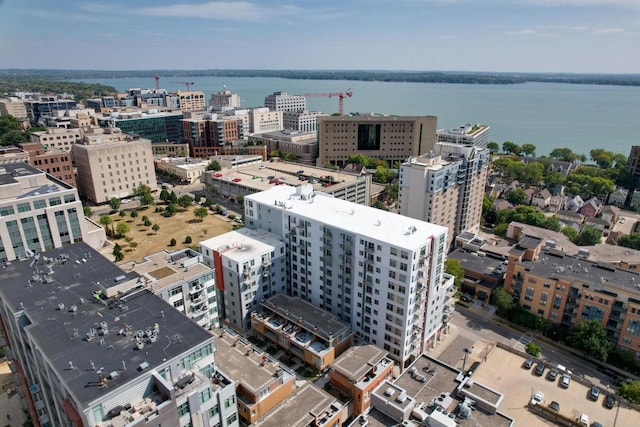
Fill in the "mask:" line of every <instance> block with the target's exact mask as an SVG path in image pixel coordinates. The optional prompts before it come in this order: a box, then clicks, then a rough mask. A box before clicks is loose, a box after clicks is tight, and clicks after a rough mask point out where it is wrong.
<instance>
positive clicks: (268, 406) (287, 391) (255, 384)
mask: <svg viewBox="0 0 640 427" xmlns="http://www.w3.org/2000/svg"><path fill="white" fill-rule="evenodd" d="M214 336H215V344H216V363H217V365H218V366H219V367H220V369H221V370H222V371H224V372H228V373H229V375H230V377H231V379H232V380H233V382H234V383H235V384H236V397H237V400H236V403H237V405H238V414H239V415H240V417H241V418H242V419H243V420H244V421H245V422H246V423H248V424H252V423H254V422H256V421H257V420H259V419H261V418H262V417H264V416H265V415H267V414H268V413H269V411H271V410H273V409H274V408H276V407H277V406H278V405H279V404H280V403H282V401H283V400H284V399H286V398H288V397H289V396H291V395H292V394H293V393H294V391H295V390H296V374H295V372H293V371H292V370H290V369H289V368H288V367H287V366H285V365H283V364H281V363H280V362H278V361H277V360H275V359H274V358H272V357H271V356H269V355H268V354H267V353H265V352H264V351H262V350H260V349H259V348H257V347H255V346H253V345H251V344H250V343H249V342H248V341H247V340H245V338H244V337H242V336H241V335H238V334H237V333H236V332H235V331H232V330H229V329H224V330H216V331H214Z"/></svg>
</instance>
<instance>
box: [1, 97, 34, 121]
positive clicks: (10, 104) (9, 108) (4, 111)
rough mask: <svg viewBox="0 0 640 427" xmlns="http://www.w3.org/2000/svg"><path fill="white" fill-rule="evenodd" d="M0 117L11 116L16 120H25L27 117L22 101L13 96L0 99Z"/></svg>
mask: <svg viewBox="0 0 640 427" xmlns="http://www.w3.org/2000/svg"><path fill="white" fill-rule="evenodd" d="M0 116H13V117H15V118H16V119H18V120H22V119H26V118H27V117H28V115H27V108H26V107H25V106H24V101H23V100H21V99H18V98H15V97H13V96H11V97H9V98H3V99H0Z"/></svg>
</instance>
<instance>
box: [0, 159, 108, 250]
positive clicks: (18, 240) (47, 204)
mask: <svg viewBox="0 0 640 427" xmlns="http://www.w3.org/2000/svg"><path fill="white" fill-rule="evenodd" d="M106 239H107V238H106V234H105V231H104V229H103V228H102V227H100V226H99V225H98V224H96V223H94V222H93V221H91V220H89V219H87V218H85V216H84V211H83V208H82V202H81V201H80V197H78V190H76V189H75V188H74V187H71V186H70V185H68V184H65V183H64V182H62V181H58V180H57V179H54V178H52V177H50V176H49V175H47V174H46V173H44V172H42V171H40V170H38V169H35V168H34V167H32V166H29V165H27V164H26V163H11V164H5V165H3V166H0V262H2V261H12V260H14V259H16V258H24V257H26V256H28V255H29V253H30V252H33V253H39V252H43V251H46V250H50V249H53V248H59V247H61V246H66V245H69V244H72V243H74V242H79V241H84V242H86V243H87V244H89V245H90V246H92V247H93V248H101V247H102V245H104V243H105V241H106Z"/></svg>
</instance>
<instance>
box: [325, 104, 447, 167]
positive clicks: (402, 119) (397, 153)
mask: <svg viewBox="0 0 640 427" xmlns="http://www.w3.org/2000/svg"><path fill="white" fill-rule="evenodd" d="M317 120H318V142H319V145H320V149H319V153H318V160H317V162H316V164H318V165H321V166H322V165H327V164H331V165H337V166H344V165H345V164H346V163H347V159H348V158H349V156H351V155H352V154H364V155H366V156H369V157H374V158H381V159H385V160H387V161H390V162H404V161H405V160H406V159H407V158H408V157H410V156H418V155H420V154H423V153H427V152H429V151H430V150H433V148H434V146H435V143H436V123H437V120H438V118H437V117H435V116H387V115H381V114H372V113H368V114H351V115H344V116H318V118H317Z"/></svg>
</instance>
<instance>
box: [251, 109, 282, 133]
mask: <svg viewBox="0 0 640 427" xmlns="http://www.w3.org/2000/svg"><path fill="white" fill-rule="evenodd" d="M248 114H249V132H250V133H251V134H260V133H265V132H278V131H280V130H282V129H283V128H284V124H283V113H282V111H272V110H270V109H269V108H268V107H258V108H252V109H250V110H249V111H248Z"/></svg>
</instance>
